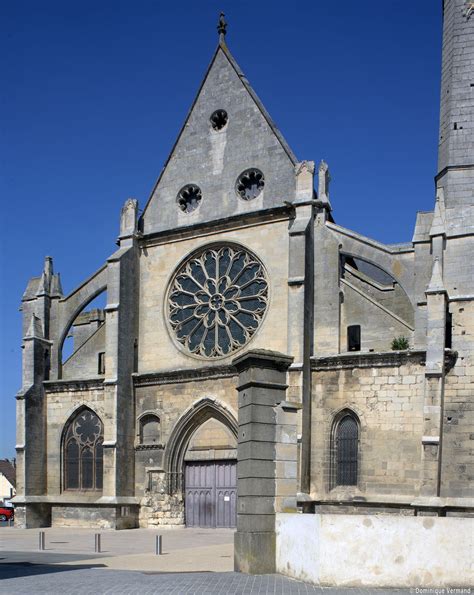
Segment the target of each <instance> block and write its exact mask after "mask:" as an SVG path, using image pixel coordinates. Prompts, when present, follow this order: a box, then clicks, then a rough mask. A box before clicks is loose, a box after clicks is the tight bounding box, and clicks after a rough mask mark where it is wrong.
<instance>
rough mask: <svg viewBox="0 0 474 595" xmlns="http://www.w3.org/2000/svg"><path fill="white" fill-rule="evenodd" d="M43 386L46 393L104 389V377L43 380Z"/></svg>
mask: <svg viewBox="0 0 474 595" xmlns="http://www.w3.org/2000/svg"><path fill="white" fill-rule="evenodd" d="M43 386H44V390H45V392H46V393H63V392H82V391H90V390H104V379H103V378H89V379H85V380H45V381H44V382H43Z"/></svg>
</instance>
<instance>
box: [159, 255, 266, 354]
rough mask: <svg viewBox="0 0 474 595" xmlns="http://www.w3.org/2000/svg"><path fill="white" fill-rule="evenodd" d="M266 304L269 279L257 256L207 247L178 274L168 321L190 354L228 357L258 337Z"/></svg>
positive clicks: (170, 299) (172, 287) (173, 281)
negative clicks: (256, 333)
mask: <svg viewBox="0 0 474 595" xmlns="http://www.w3.org/2000/svg"><path fill="white" fill-rule="evenodd" d="M267 304H268V281H267V277H266V273H265V269H264V267H263V265H262V263H261V262H260V260H259V259H258V258H257V257H256V256H255V255H253V254H251V253H250V252H249V251H247V250H245V249H244V248H241V247H238V246H235V245H223V246H218V247H208V248H204V249H202V250H201V251H200V252H198V253H195V254H194V255H192V256H191V257H190V258H188V260H186V262H185V263H184V264H183V265H181V267H180V268H179V269H178V271H177V272H176V274H175V276H174V278H173V280H172V282H171V285H170V289H169V293H168V320H169V324H170V327H171V330H172V332H173V334H174V336H175V337H176V339H177V341H178V342H179V343H181V344H182V345H183V346H184V348H185V349H186V350H187V351H188V352H190V353H192V354H194V355H197V356H200V357H204V358H218V357H225V356H227V355H229V354H231V353H232V352H234V351H236V350H237V349H239V348H240V347H242V346H243V345H245V344H246V343H247V342H248V341H249V340H250V338H251V337H252V336H253V335H254V334H255V332H256V331H257V329H258V327H259V326H260V324H261V322H262V320H263V317H264V314H265V311H266V308H267Z"/></svg>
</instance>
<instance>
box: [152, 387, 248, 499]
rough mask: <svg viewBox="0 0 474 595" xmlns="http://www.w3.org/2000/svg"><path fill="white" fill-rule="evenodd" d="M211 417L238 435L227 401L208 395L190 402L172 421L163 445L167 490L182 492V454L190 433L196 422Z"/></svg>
mask: <svg viewBox="0 0 474 595" xmlns="http://www.w3.org/2000/svg"><path fill="white" fill-rule="evenodd" d="M211 418H213V419H216V420H217V421H220V422H221V423H222V424H223V425H224V426H225V427H226V428H228V429H229V430H230V431H231V432H232V434H233V436H235V438H237V434H238V428H239V426H238V423H237V419H236V417H235V415H234V414H233V412H232V411H231V410H230V408H229V407H227V405H225V404H224V403H222V402H221V401H218V400H217V399H213V398H211V397H204V398H203V399H200V400H199V401H196V402H195V403H193V405H191V407H189V408H188V409H186V411H185V412H184V413H183V414H182V415H181V417H180V418H179V419H178V421H177V422H176V423H175V425H174V427H173V429H172V430H171V435H170V437H169V440H168V443H167V445H166V450H165V463H164V467H165V472H166V477H167V481H168V493H169V494H176V493H177V492H181V490H182V487H183V462H184V455H185V454H186V450H187V448H188V446H189V442H190V440H191V437H192V435H193V434H194V432H195V431H196V430H197V428H199V426H201V425H202V424H203V423H204V422H206V421H207V420H208V419H211Z"/></svg>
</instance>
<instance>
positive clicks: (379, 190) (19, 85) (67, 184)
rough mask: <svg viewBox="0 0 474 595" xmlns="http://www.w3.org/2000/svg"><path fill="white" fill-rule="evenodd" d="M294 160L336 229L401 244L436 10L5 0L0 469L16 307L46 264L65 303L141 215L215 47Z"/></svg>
mask: <svg viewBox="0 0 474 595" xmlns="http://www.w3.org/2000/svg"><path fill="white" fill-rule="evenodd" d="M220 10H224V11H225V13H226V17H227V20H228V22H229V28H228V35H227V41H228V45H229V47H230V49H231V51H232V53H233V54H234V56H235V58H236V60H237V61H238V62H239V64H240V66H241V67H242V69H243V71H244V72H245V74H246V75H247V78H248V79H249V81H250V83H251V85H252V86H253V87H254V89H255V90H256V92H257V94H258V95H259V96H260V98H261V99H262V101H263V103H264V104H265V106H266V108H267V109H268V111H269V112H270V114H271V115H272V117H273V119H274V120H275V122H276V124H277V126H278V127H279V128H280V130H281V131H282V133H283V135H284V136H285V138H286V140H287V141H288V143H289V144H290V146H291V147H292V149H293V151H294V152H295V154H296V156H297V157H298V158H299V159H312V160H315V161H319V160H320V159H321V158H324V159H325V160H326V161H327V162H328V163H329V166H330V169H331V173H332V178H333V182H332V185H331V202H332V205H333V209H334V216H335V219H336V222H337V223H339V224H340V225H344V226H346V227H350V228H351V229H354V230H356V231H358V232H360V233H362V234H365V235H368V236H371V237H373V238H375V239H377V240H381V241H383V242H387V243H394V242H403V241H409V240H410V239H411V237H412V232H413V226H414V222H415V214H416V211H417V210H429V209H432V206H433V200H434V183H433V177H434V175H435V174H436V151H437V135H438V112H439V87H440V80H439V79H440V58H441V0H436V1H435V2H433V0H416V2H414V1H413V0H385V2H380V0H364V1H362V2H328V1H324V2H323V0H313V1H307V2H299V3H296V4H295V3H290V2H288V1H287V2H281V1H279V0H259V1H257V0H253V1H251V0H239V1H237V0H234V1H230V0H218V1H217V0H193V1H191V0H181V1H180V2H162V1H159V0H153V1H152V0H149V1H148V0H134V1H133V2H132V1H131V0H126V1H121V0H113V1H112V0H102V1H90V0H86V1H83V2H64V0H61V1H56V0H43V1H42V2H38V1H37V0H29V1H23V0H15V1H14V2H3V3H2V17H1V24H0V29H1V30H0V44H1V45H2V46H3V47H2V48H1V55H2V56H3V61H2V62H3V63H2V77H1V80H2V90H1V91H0V106H1V108H0V109H1V118H0V122H1V124H0V134H1V143H0V174H1V180H0V184H1V187H0V196H1V200H2V211H1V212H2V234H1V243H2V245H1V273H0V274H1V277H0V281H1V303H0V316H1V318H0V323H1V326H0V337H1V354H0V362H1V369H0V374H1V384H0V399H1V403H0V405H1V421H0V457H5V456H8V457H11V456H14V444H15V398H14V397H15V393H16V392H17V390H18V389H19V388H20V371H21V370H20V365H21V332H20V314H19V312H18V306H19V304H20V299H21V295H22V293H23V291H24V289H25V286H26V283H27V280H28V278H29V277H31V276H33V275H38V274H40V272H41V268H42V264H43V258H44V256H45V255H46V254H48V255H51V256H53V258H54V266H55V270H56V271H59V272H60V273H61V275H62V281H63V287H64V290H65V292H69V291H70V290H71V289H73V288H74V287H75V286H76V285H78V284H79V283H80V282H81V281H82V280H83V279H84V278H86V277H87V276H88V275H90V274H91V273H92V272H93V271H94V270H95V269H97V268H98V267H99V266H100V265H101V264H102V263H103V261H104V259H105V258H106V257H107V256H108V255H110V254H111V253H112V252H113V250H114V248H115V243H114V242H115V239H116V237H117V234H118V222H119V213H120V208H121V206H122V204H123V202H124V200H125V199H126V198H128V197H130V196H131V197H134V198H137V199H138V200H139V202H140V204H141V205H142V206H143V205H144V204H145V202H146V200H147V198H148V195H149V193H150V191H151V189H152V187H153V184H154V181H155V179H156V178H157V176H158V174H159V172H160V170H161V168H162V165H163V163H164V161H165V159H166V157H167V155H168V152H169V151H170V149H171V147H172V145H173V142H174V140H175V138H176V135H177V133H178V131H179V129H180V127H181V125H182V123H183V119H184V117H185V115H186V113H187V110H188V108H189V106H190V104H191V102H192V100H193V98H194V94H195V92H196V91H197V88H198V86H199V83H200V81H201V78H202V76H203V75H204V72H205V70H206V68H207V65H208V63H209V61H210V59H211V56H212V53H213V51H214V49H215V46H216V43H217V33H216V22H217V17H218V13H219V11H220Z"/></svg>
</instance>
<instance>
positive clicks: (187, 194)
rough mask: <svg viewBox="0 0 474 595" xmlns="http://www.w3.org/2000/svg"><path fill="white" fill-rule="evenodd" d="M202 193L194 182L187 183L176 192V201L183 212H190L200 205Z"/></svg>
mask: <svg viewBox="0 0 474 595" xmlns="http://www.w3.org/2000/svg"><path fill="white" fill-rule="evenodd" d="M201 200H202V193H201V189H200V188H199V186H196V184H187V185H186V186H184V187H183V188H181V190H180V191H179V192H178V196H177V197H176V202H177V203H178V207H179V208H180V209H181V210H182V211H183V213H192V212H193V211H195V210H196V209H197V208H198V206H199V205H200V203H201Z"/></svg>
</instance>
